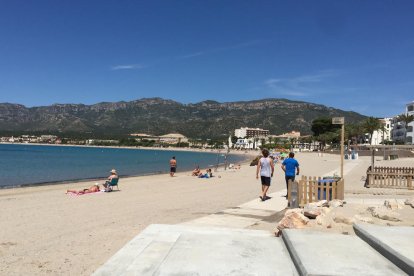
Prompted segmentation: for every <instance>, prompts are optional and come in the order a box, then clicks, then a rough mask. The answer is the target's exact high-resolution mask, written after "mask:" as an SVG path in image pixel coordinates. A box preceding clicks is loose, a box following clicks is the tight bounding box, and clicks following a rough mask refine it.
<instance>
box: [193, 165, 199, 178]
mask: <svg viewBox="0 0 414 276" xmlns="http://www.w3.org/2000/svg"><path fill="white" fill-rule="evenodd" d="M199 174H200V167H199V166H197V167H196V168H195V169H194V170H193V172H192V174H191V175H192V176H198V175H199Z"/></svg>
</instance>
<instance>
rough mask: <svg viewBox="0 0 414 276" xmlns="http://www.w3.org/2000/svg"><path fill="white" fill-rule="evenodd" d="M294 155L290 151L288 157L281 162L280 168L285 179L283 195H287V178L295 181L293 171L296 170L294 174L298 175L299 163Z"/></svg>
mask: <svg viewBox="0 0 414 276" xmlns="http://www.w3.org/2000/svg"><path fill="white" fill-rule="evenodd" d="M294 157H295V154H294V153H293V152H290V153H289V158H287V159H285V160H284V161H283V163H282V170H283V171H284V172H285V180H286V196H285V197H287V190H288V183H289V180H291V181H292V182H293V181H295V171H296V175H299V163H298V161H297V160H296V159H295V158H294Z"/></svg>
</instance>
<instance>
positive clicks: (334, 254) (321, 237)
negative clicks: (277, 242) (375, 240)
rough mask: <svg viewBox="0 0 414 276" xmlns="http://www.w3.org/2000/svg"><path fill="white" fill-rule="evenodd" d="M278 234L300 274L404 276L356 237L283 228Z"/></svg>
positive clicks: (398, 269) (402, 272)
mask: <svg viewBox="0 0 414 276" xmlns="http://www.w3.org/2000/svg"><path fill="white" fill-rule="evenodd" d="M282 237H283V240H284V241H285V244H286V246H287V249H288V250H289V253H290V255H291V257H292V260H293V262H294V263H295V265H296V268H297V270H298V272H299V274H300V275H405V273H404V271H402V270H401V269H400V268H398V267H397V266H396V265H394V264H393V263H392V262H390V261H389V260H388V259H386V258H385V257H384V256H382V255H381V254H379V253H378V252H377V251H376V250H375V249H373V248H372V247H370V246H369V245H368V244H367V243H365V242H364V241H362V240H361V239H359V238H358V237H356V236H347V235H341V234H332V233H321V232H317V231H312V230H305V229H287V230H283V231H282Z"/></svg>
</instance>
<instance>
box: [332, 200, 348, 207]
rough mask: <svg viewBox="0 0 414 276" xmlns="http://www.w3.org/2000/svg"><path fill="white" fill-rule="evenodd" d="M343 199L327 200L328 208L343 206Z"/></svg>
mask: <svg viewBox="0 0 414 276" xmlns="http://www.w3.org/2000/svg"><path fill="white" fill-rule="evenodd" d="M344 203H345V202H344V201H343V200H340V199H333V200H331V201H329V208H331V207H332V208H336V207H343V206H344Z"/></svg>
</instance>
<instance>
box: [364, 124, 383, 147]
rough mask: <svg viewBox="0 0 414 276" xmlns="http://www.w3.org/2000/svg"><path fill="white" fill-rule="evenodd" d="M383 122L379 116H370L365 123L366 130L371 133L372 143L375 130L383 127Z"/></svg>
mask: <svg viewBox="0 0 414 276" xmlns="http://www.w3.org/2000/svg"><path fill="white" fill-rule="evenodd" d="M381 125H382V124H381V122H380V120H378V119H377V118H374V117H369V118H367V119H366V120H365V121H364V122H363V123H362V126H363V128H364V130H365V131H366V132H368V133H369V134H370V144H371V145H372V136H373V134H374V131H375V130H378V129H380V128H381Z"/></svg>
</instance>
